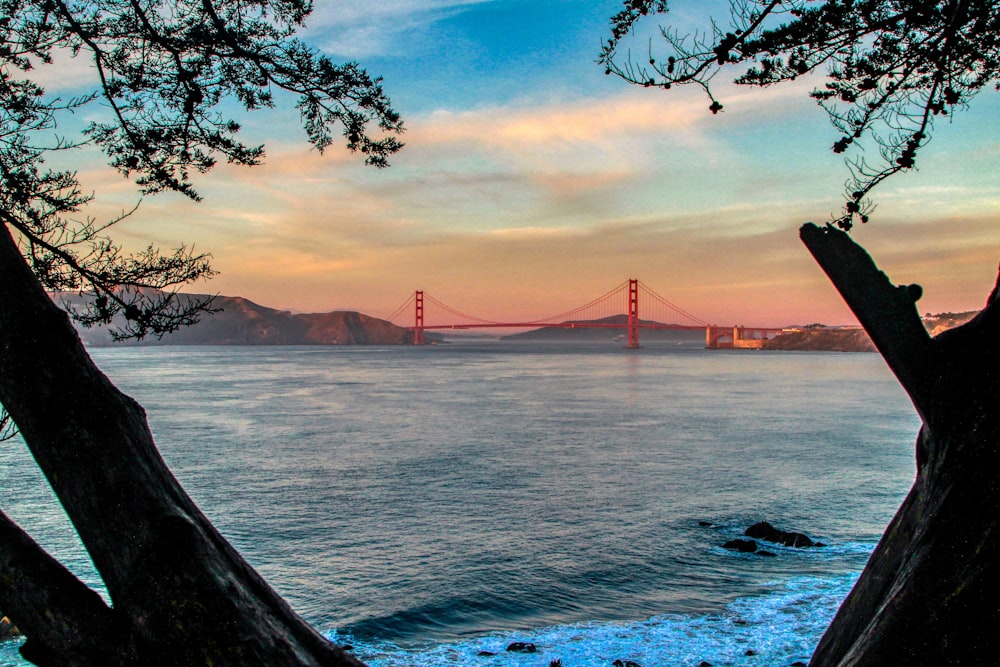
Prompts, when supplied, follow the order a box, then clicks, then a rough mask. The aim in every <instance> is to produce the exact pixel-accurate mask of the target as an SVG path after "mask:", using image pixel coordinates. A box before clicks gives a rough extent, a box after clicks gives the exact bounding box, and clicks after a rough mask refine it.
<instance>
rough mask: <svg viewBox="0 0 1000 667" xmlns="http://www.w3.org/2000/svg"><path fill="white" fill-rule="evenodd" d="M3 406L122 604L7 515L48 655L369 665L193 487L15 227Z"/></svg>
mask: <svg viewBox="0 0 1000 667" xmlns="http://www.w3.org/2000/svg"><path fill="white" fill-rule="evenodd" d="M0 403H2V404H3V405H4V406H5V407H6V408H7V410H8V411H9V413H10V415H11V417H12V418H13V420H14V422H15V423H16V424H17V426H18V428H19V429H20V431H21V434H22V435H23V437H24V440H25V442H26V443H27V444H28V447H29V448H30V450H31V452H32V454H33V455H34V457H35V460H36V461H37V462H38V465H39V466H40V467H41V469H42V471H43V472H44V473H45V475H46V477H47V478H48V480H49V483H50V484H51V485H52V488H53V490H54V491H55V493H56V495H57V496H58V498H59V500H60V501H61V502H62V504H63V507H64V508H65V509H66V512H67V513H68V515H69V517H70V519H71V520H72V522H73V525H74V526H75V527H76V529H77V532H78V533H79V535H80V538H81V540H82V541H83V544H84V546H86V548H87V550H88V551H89V553H90V555H91V557H92V558H93V561H94V564H95V566H96V567H97V569H98V571H99V572H100V574H101V577H102V578H103V580H104V582H105V584H106V585H107V590H108V594H109V596H110V598H111V601H112V607H111V608H108V607H107V606H106V605H104V603H103V601H101V600H100V599H99V598H98V597H97V596H96V595H93V593H92V592H90V591H88V590H87V589H86V587H85V586H83V584H82V583H80V582H79V581H78V580H76V579H75V578H74V577H73V576H72V575H70V574H69V573H68V572H65V571H64V570H62V568H61V566H59V565H58V564H57V563H55V562H54V561H51V559H49V560H48V561H44V562H39V559H40V558H41V557H42V554H44V552H42V551H41V549H40V548H38V547H37V545H34V543H33V542H31V540H30V538H28V537H27V535H25V534H24V533H23V531H21V530H20V529H19V528H17V526H15V525H13V524H12V523H11V522H10V521H9V520H8V519H7V517H5V516H3V517H2V518H0V609H3V611H4V613H5V614H7V615H8V616H10V617H11V618H12V620H13V621H14V622H15V623H16V624H17V625H18V626H19V627H20V628H21V629H22V631H24V632H25V634H26V635H27V637H28V641H27V642H26V644H25V652H26V653H27V654H28V655H29V656H30V657H31V658H32V659H33V660H35V661H36V662H37V663H38V664H52V665H57V664H58V665H102V666H107V665H114V664H132V665H144V666H145V665H151V666H155V665H164V666H166V665H184V666H187V665H214V666H216V667H219V666H223V665H232V666H234V667H235V666H240V667H243V666H247V665H269V666H279V665H351V666H357V665H360V664H361V663H360V662H358V661H357V660H355V659H354V658H353V657H351V656H350V655H348V654H346V653H344V652H343V651H342V650H341V649H340V648H338V647H336V646H334V645H333V644H331V643H330V642H328V641H327V640H326V639H324V638H323V637H322V636H321V635H320V634H319V633H317V632H316V631H315V630H313V629H312V628H310V627H309V626H308V625H307V624H306V623H305V622H304V621H303V620H302V619H301V618H300V617H299V616H297V615H296V614H295V613H294V612H293V611H292V610H291V609H290V608H289V606H288V605H287V603H285V602H284V600H282V599H281V597H280V596H278V595H277V594H276V593H275V592H274V591H273V590H272V589H271V588H270V587H269V586H268V585H267V584H266V583H265V582H264V581H263V579H261V577H260V576H259V575H258V574H257V573H256V572H255V571H254V570H253V569H252V568H251V567H250V566H249V565H247V564H246V562H245V561H244V560H243V559H242V558H241V557H240V556H239V554H237V553H236V551H235V550H234V549H233V548H232V547H231V546H230V545H229V544H228V543H227V542H226V541H225V539H224V538H223V537H222V536H221V535H220V534H219V533H218V532H217V531H216V529H215V528H214V527H213V526H212V524H211V523H210V522H209V521H208V519H207V518H206V517H205V516H204V515H203V514H202V513H201V512H200V511H199V510H198V508H197V507H196V506H195V505H194V503H193V502H192V501H191V499H190V498H189V497H188V496H187V495H186V494H185V493H184V491H183V489H182V488H181V487H180V485H179V484H178V483H177V481H176V480H175V479H174V477H173V476H172V475H171V474H170V471H169V470H168V469H167V467H166V465H165V464H164V462H163V460H162V459H161V458H160V455H159V453H158V452H157V450H156V447H155V445H154V443H153V438H152V436H151V434H150V431H149V428H148V426H147V423H146V419H145V413H144V411H143V410H142V408H141V407H140V406H139V405H138V404H137V403H136V402H135V401H133V400H132V399H130V398H129V397H127V396H125V395H124V394H122V393H121V392H119V391H118V390H117V389H116V388H115V387H114V386H113V385H112V384H111V383H110V381H108V379H107V378H106V377H105V376H104V375H103V374H102V373H101V372H100V371H99V370H98V369H97V367H96V366H94V364H93V362H92V361H91V360H90V357H89V356H88V355H87V353H86V351H85V350H84V348H83V346H82V344H81V343H80V341H79V338H78V337H77V335H76V333H75V331H74V330H73V328H72V326H71V325H70V323H69V320H68V318H67V316H66V315H65V313H63V312H62V311H61V310H59V309H58V308H57V307H56V306H54V305H53V304H52V302H51V301H50V299H49V298H48V296H47V295H46V294H45V292H44V291H43V290H42V288H41V287H40V285H39V284H38V282H37V281H36V280H35V278H34V276H33V275H32V273H31V271H30V270H29V268H28V267H27V265H26V264H25V262H24V260H23V258H22V256H21V254H20V252H19V251H18V249H17V247H16V244H15V243H14V241H13V239H12V237H11V236H10V234H9V232H8V231H7V229H6V228H5V227H3V228H2V229H0ZM43 560H44V559H43ZM50 561H51V562H50ZM47 573H54V574H51V576H56V577H58V579H56V580H50V579H48V578H47V577H48V576H49V574H47ZM40 577H46V578H45V579H41V578H40ZM50 581H57V582H58V585H56V584H51V585H50V584H49V582H50ZM32 582H33V583H32ZM82 616H86V617H87V618H82ZM74 618H75V619H77V622H74V621H73V619H74ZM88 656H90V657H88ZM94 656H99V659H92V658H93V657H94Z"/></svg>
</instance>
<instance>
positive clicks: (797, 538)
mask: <svg viewBox="0 0 1000 667" xmlns="http://www.w3.org/2000/svg"><path fill="white" fill-rule="evenodd" d="M743 534H744V535H746V536H747V537H756V538H757V539H758V540H764V541H765V542H774V543H775V544H783V545H784V546H786V547H811V546H813V545H814V544H815V542H813V541H812V540H811V539H810V538H809V536H808V535H804V534H803V533H790V532H787V531H784V530H778V529H777V528H775V527H774V526H772V525H771V524H769V523H768V522H767V521H760V522H758V523H755V524H754V525H752V526H750V527H749V528H747V529H746V531H745V532H744V533H743Z"/></svg>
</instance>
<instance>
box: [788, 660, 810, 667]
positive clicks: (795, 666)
mask: <svg viewBox="0 0 1000 667" xmlns="http://www.w3.org/2000/svg"><path fill="white" fill-rule="evenodd" d="M789 667H808V666H807V665H806V663H804V662H802V661H801V660H796V661H795V662H793V663H792V664H791V665H789Z"/></svg>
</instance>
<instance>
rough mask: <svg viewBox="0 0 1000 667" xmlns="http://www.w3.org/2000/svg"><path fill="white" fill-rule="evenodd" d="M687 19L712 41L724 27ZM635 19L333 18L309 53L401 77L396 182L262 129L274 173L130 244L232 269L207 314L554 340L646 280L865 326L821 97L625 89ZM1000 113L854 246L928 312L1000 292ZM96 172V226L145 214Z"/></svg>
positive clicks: (173, 203) (962, 133)
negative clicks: (566, 320)
mask: <svg viewBox="0 0 1000 667" xmlns="http://www.w3.org/2000/svg"><path fill="white" fill-rule="evenodd" d="M672 5H673V7H674V14H673V15H674V16H675V19H676V20H680V21H688V22H695V21H702V22H704V23H703V25H706V26H707V25H708V24H707V16H708V9H710V8H711V7H716V8H718V7H720V6H724V5H720V3H719V2H674V3H672ZM618 7H619V2H618V0H601V1H597V2H583V1H579V0H533V1H528V0H478V1H476V0H465V1H461V0H423V1H417V0H384V1H382V2H378V3H374V2H368V1H367V0H317V2H316V4H315V10H314V15H313V17H312V20H311V21H310V22H309V27H308V29H307V31H306V33H305V37H306V38H307V39H308V40H309V41H310V42H311V43H313V44H315V45H316V46H318V47H320V48H322V49H324V50H325V51H326V52H327V53H329V54H330V56H331V57H332V58H333V59H334V60H340V61H343V60H357V61H359V62H360V63H361V64H362V65H364V66H365V67H366V68H367V69H368V70H369V71H370V72H372V73H375V74H380V75H381V76H383V77H384V80H385V81H384V85H385V87H386V90H387V91H388V93H389V94H390V96H391V97H392V99H393V100H394V103H395V106H396V108H397V109H398V110H399V111H400V112H401V113H402V115H403V117H404V119H405V121H406V125H407V128H408V129H407V132H406V134H405V135H404V137H403V140H404V141H406V143H407V146H406V148H404V149H403V152H402V153H400V154H399V155H398V156H397V157H396V158H395V159H394V160H393V166H392V167H391V168H390V169H388V170H385V171H375V170H373V169H371V168H366V167H364V166H362V165H361V163H360V160H358V159H357V158H356V157H352V156H350V155H347V154H345V153H344V152H343V151H341V150H336V149H331V150H330V151H328V152H327V153H326V154H325V155H324V156H319V155H317V154H316V153H315V151H310V149H309V148H308V146H307V145H306V144H305V142H304V137H303V134H302V132H301V130H300V129H299V127H298V119H297V115H296V113H295V112H294V110H291V109H290V108H287V105H286V108H285V109H283V110H279V111H275V112H267V113H261V114H255V115H253V116H250V117H247V118H244V119H242V120H243V124H244V127H245V131H246V133H247V135H248V137H250V138H255V139H259V140H261V141H264V142H265V143H266V144H267V147H268V155H269V157H268V160H267V164H266V165H264V166H261V167H257V168H254V169H249V170H248V169H234V168H228V167H222V168H219V169H217V170H216V171H215V172H213V173H212V174H210V175H208V176H206V177H204V178H203V180H202V181H201V183H200V190H201V191H202V193H203V194H204V195H205V201H204V202H202V203H199V204H193V203H190V202H187V201H183V200H182V199H181V198H179V197H175V196H171V195H166V196H157V197H152V198H147V199H146V200H145V201H144V202H143V205H142V207H141V209H140V211H139V213H138V214H137V215H136V216H135V217H134V219H133V220H131V221H129V222H128V223H127V224H126V225H125V226H124V227H122V228H121V230H120V232H119V233H120V235H122V236H123V237H124V238H127V239H129V241H130V242H131V243H135V244H136V245H138V244H140V243H144V242H146V241H148V240H152V241H154V242H156V243H159V244H162V245H164V246H170V245H175V244H177V243H180V242H187V243H194V244H195V246H196V247H197V248H198V249H199V250H203V251H209V252H212V253H213V255H214V257H215V266H216V268H217V269H219V270H220V271H221V275H220V276H219V277H218V278H216V279H215V280H214V281H212V282H211V283H208V284H205V285H202V286H196V287H195V288H194V291H213V292H219V293H222V294H233V295H241V296H245V297H247V298H250V299H252V300H254V301H257V302H258V303H261V304H263V305H267V306H272V307H279V308H291V309H295V310H302V311H325V310H332V309H338V308H349V309H358V310H362V311H363V312H366V313H369V314H371V315H375V316H385V315H387V314H388V313H390V312H391V311H392V310H394V309H395V306H397V305H398V304H400V303H402V302H403V301H404V300H405V299H406V298H407V297H408V296H409V294H411V293H412V291H413V290H414V289H423V290H426V291H427V292H429V293H431V294H432V295H434V296H435V297H436V298H438V299H440V300H442V301H444V302H446V303H448V304H450V305H452V306H454V307H456V308H458V309H460V310H462V311H465V312H470V313H473V314H477V315H481V316H484V317H489V318H496V319H535V318H537V317H543V316H546V315H548V314H553V313H558V312H563V311H565V310H568V309H569V308H571V307H573V306H576V305H579V304H582V303H584V302H586V301H589V300H590V299H592V298H594V297H596V296H598V295H600V294H602V293H604V292H605V291H607V290H608V289H611V288H612V287H614V286H615V285H617V284H619V283H621V282H622V281H623V280H625V279H626V278H629V277H637V278H640V279H641V280H642V281H643V282H644V283H646V284H647V285H649V286H650V287H652V288H653V289H654V290H656V291H657V292H659V293H660V294H662V295H664V296H666V297H667V298H668V299H670V300H671V301H673V302H675V303H677V304H678V305H680V306H681V307H683V308H684V309H686V310H688V311H690V312H693V313H694V314H696V315H698V316H699V317H701V318H702V319H705V320H708V321H713V322H718V323H744V324H758V325H783V324H789V323H795V322H799V323H802V322H815V321H821V322H826V323H847V322H850V321H852V318H851V315H850V313H849V312H848V311H847V310H846V308H845V307H844V306H843V305H842V304H841V302H840V299H839V297H838V296H837V295H836V293H835V292H834V291H833V289H832V287H830V285H829V284H828V283H827V281H826V278H825V277H824V276H823V275H822V273H821V272H820V270H819V269H818V267H816V266H815V264H814V263H813V261H812V259H811V258H810V257H809V255H808V253H807V252H806V250H805V249H804V248H803V247H802V246H801V244H800V243H799V241H798V238H797V228H798V227H799V225H800V224H801V223H802V222H805V221H809V220H815V221H817V222H822V221H825V220H826V219H827V217H828V216H829V215H830V214H831V212H833V211H835V210H837V209H838V208H839V206H840V203H841V202H840V195H841V189H842V184H843V182H844V181H845V179H846V178H847V175H848V173H847V170H846V167H845V166H844V164H843V161H842V159H841V158H840V157H839V156H836V155H834V154H833V153H832V152H831V151H830V150H829V147H830V145H831V144H832V143H833V141H834V140H835V139H836V135H835V133H834V132H833V130H832V128H831V127H830V126H829V124H828V122H827V120H826V116H825V114H824V113H823V112H822V110H820V109H819V108H818V107H816V106H815V104H814V103H813V102H812V101H811V100H810V99H809V98H808V95H807V94H808V90H809V89H810V88H811V87H812V85H811V84H809V83H808V82H803V83H802V84H799V83H796V84H794V85H790V86H785V87H777V88H773V89H767V90H763V91H760V90H750V89H738V88H736V87H734V86H732V85H729V84H727V83H726V82H725V81H723V80H721V79H720V80H719V82H718V86H717V95H718V96H719V97H720V98H721V99H722V101H723V102H724V103H725V105H726V107H725V111H724V112H723V113H721V114H719V115H718V116H713V115H712V114H711V113H709V112H708V110H707V106H708V103H707V101H706V100H705V98H704V97H703V96H702V95H701V94H700V93H699V92H698V91H696V90H693V89H692V90H684V89H674V90H672V91H670V92H664V91H659V90H646V89H641V88H631V87H629V86H626V85H625V84H624V83H622V82H621V81H619V80H617V79H615V78H613V77H606V76H605V75H604V73H603V69H602V68H601V67H600V66H598V65H597V64H595V62H594V61H595V59H596V57H597V55H598V52H599V50H600V45H601V43H602V40H604V39H605V38H606V32H607V18H608V17H609V16H610V15H611V14H613V13H614V12H615V11H617V9H618ZM716 15H717V16H720V17H721V18H722V20H723V21H725V20H726V13H725V12H724V11H721V12H717V13H716ZM691 24H692V25H693V24H694V23H691ZM656 25H657V23H656V19H653V20H651V21H650V22H648V23H647V24H646V25H645V26H644V27H643V30H646V31H649V32H653V31H654V30H655V27H656ZM639 42H640V46H641V48H642V49H645V44H644V43H643V41H642V39H640V40H639ZM644 57H645V56H644ZM79 67H81V65H80V64H75V65H73V66H72V67H67V66H62V69H61V70H60V71H62V72H63V73H64V74H67V73H69V72H71V71H74V70H75V69H78V68H79ZM67 75H68V74H67ZM57 79H58V77H56V76H53V82H54V83H53V84H52V85H57ZM50 88H51V86H50ZM997 111H998V104H997V100H996V94H995V93H993V92H991V91H990V92H986V93H984V94H983V95H981V97H980V99H979V100H977V101H976V103H975V104H974V106H973V108H972V109H970V110H968V111H967V112H965V113H962V114H960V115H959V116H958V118H957V119H956V121H955V122H954V123H953V124H947V123H946V124H943V125H941V126H940V127H939V128H938V130H937V132H936V136H935V139H934V140H933V141H932V142H931V144H930V146H929V148H928V149H926V150H925V152H924V154H923V156H922V157H921V159H920V160H919V161H918V166H919V170H918V171H917V172H914V173H910V174H905V175H901V176H898V177H896V178H895V179H894V180H893V181H891V182H890V183H888V184H886V186H885V187H883V188H882V189H881V190H879V191H878V192H877V193H876V200H877V201H878V203H879V208H878V210H877V213H876V215H875V216H874V219H873V222H872V223H870V224H869V225H866V226H864V227H863V228H860V229H858V230H857V231H856V232H855V236H856V238H857V239H858V240H859V241H861V242H862V243H863V244H865V245H866V247H868V248H869V250H870V251H871V252H872V254H873V255H874V256H875V258H876V260H877V261H878V262H879V263H880V264H881V265H882V266H883V268H885V269H886V270H887V272H888V273H889V275H890V277H891V278H893V280H895V281H896V282H900V283H903V282H906V283H909V282H919V283H921V284H923V285H924V288H925V297H924V299H923V300H922V301H921V303H920V304H918V305H919V307H920V308H921V310H922V311H928V312H940V311H944V310H963V309H971V308H977V307H980V306H981V305H982V303H983V302H984V301H985V298H986V296H987V294H988V292H989V290H990V289H991V288H992V286H993V282H994V279H995V276H996V268H997V260H998V258H1000V253H998V249H1000V231H998V230H1000V228H998V226H997V218H998V214H1000V206H998V203H1000V185H998V179H997V176H998V175H1000V132H998V130H997V129H996V124H995V122H994V121H993V119H994V118H996V112H997ZM83 171H84V172H85V173H84V176H85V177H86V178H85V182H86V183H87V184H88V185H89V187H93V188H94V189H95V191H96V192H97V193H98V195H99V198H98V201H97V202H96V205H95V209H94V213H95V214H97V215H98V217H100V216H101V215H102V214H109V213H114V212H116V211H118V210H120V209H121V208H122V207H125V206H129V205H130V204H131V203H133V202H134V201H135V199H136V195H135V191H134V188H132V187H131V186H130V185H129V184H127V183H123V182H121V180H120V179H119V178H118V177H117V176H116V175H115V174H113V173H111V172H109V171H107V170H103V169H100V168H98V167H97V166H96V164H94V165H92V166H90V167H89V168H88V169H85V170H83Z"/></svg>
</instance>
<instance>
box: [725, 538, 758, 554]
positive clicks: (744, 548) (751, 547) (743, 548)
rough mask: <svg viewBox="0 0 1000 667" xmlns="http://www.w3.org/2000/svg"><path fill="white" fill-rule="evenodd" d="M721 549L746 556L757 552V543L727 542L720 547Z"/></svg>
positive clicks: (751, 541) (743, 541) (745, 541)
mask: <svg viewBox="0 0 1000 667" xmlns="http://www.w3.org/2000/svg"><path fill="white" fill-rule="evenodd" d="M722 548H723V549H732V550H733V551H740V552H742V553H746V554H752V553H753V552H755V551H757V543H756V542H755V541H753V540H729V541H728V542H726V543H725V544H723V545H722Z"/></svg>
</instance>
